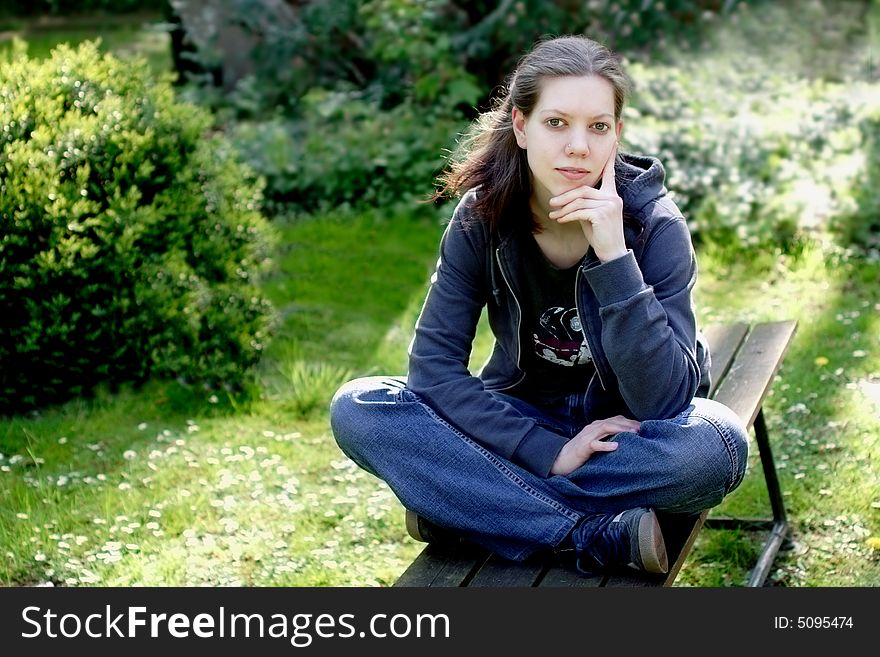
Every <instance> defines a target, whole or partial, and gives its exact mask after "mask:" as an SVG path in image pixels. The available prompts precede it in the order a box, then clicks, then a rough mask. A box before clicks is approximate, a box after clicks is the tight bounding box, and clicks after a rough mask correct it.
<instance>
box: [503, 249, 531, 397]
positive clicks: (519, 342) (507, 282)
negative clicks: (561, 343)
mask: <svg viewBox="0 0 880 657" xmlns="http://www.w3.org/2000/svg"><path fill="white" fill-rule="evenodd" d="M495 258H496V259H497V260H498V269H500V270H501V278H503V279H504V283H505V285H507V289H508V290H510V296H512V297H513V300H514V301H515V302H516V312H517V315H516V336H515V339H516V369H518V370H519V371H520V372H522V376H521V377H520V378H519V380H518V381H516V382H514V383H512V384H510V385H509V386H507V387H506V388H499V389H498V390H499V391H501V390H509V389H510V388H513V387H514V386H516V385H519V384H520V383H521V382H522V380H523V379H524V378H526V373H525V372H523V369H522V367H520V357H521V355H522V340H521V339H520V328H521V326H522V307H520V305H519V299H517V298H516V293H515V292H514V291H513V286H512V285H511V284H510V280H509V279H508V278H507V273H506V272H505V271H504V263H503V262H502V261H501V247H500V246H499V247H498V248H497V249H495Z"/></svg>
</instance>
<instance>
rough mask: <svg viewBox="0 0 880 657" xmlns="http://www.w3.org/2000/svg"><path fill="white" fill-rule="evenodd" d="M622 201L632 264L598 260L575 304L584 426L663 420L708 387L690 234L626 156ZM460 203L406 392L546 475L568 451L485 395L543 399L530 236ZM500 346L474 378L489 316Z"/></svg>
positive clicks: (638, 163) (589, 258)
mask: <svg viewBox="0 0 880 657" xmlns="http://www.w3.org/2000/svg"><path fill="white" fill-rule="evenodd" d="M615 177H616V182H617V192H618V194H619V195H620V197H621V198H622V199H623V208H624V210H623V211H624V215H625V216H626V217H627V218H628V221H627V222H626V223H625V226H624V234H625V239H626V245H627V247H628V249H629V251H628V252H627V254H626V255H625V256H623V257H621V258H618V259H616V260H612V261H609V262H606V263H601V262H600V261H599V260H598V258H597V257H596V255H595V253H594V252H593V250H592V249H590V250H589V251H588V252H587V254H586V256H584V259H583V261H582V262H581V265H580V268H579V270H578V273H577V284H576V290H577V292H576V294H577V296H576V299H577V309H578V314H579V316H580V321H581V326H582V327H583V330H584V336H585V338H586V339H587V340H588V342H589V346H590V353H591V354H592V356H593V361H594V363H595V365H596V374H595V376H593V377H591V378H590V380H588V381H587V380H585V381H584V385H583V389H584V390H587V391H588V407H589V410H590V417H589V418H588V421H590V422H592V421H593V420H598V419H603V418H607V417H611V416H613V415H618V414H620V415H624V416H626V417H629V418H633V419H636V420H649V419H663V418H669V417H673V416H674V415H676V414H678V413H679V412H680V411H682V410H683V409H684V408H685V407H686V406H687V405H688V404H689V403H690V401H691V399H692V398H693V397H694V396H695V395H696V394H698V390H699V393H700V394H702V393H703V392H705V390H706V389H707V388H708V384H709V382H708V367H709V358H708V352H707V351H706V350H705V349H704V347H703V345H702V344H699V345H698V343H697V331H696V322H695V318H694V312H693V306H692V300H691V290H692V289H693V286H694V282H695V280H696V272H697V268H696V258H695V256H694V251H693V246H692V244H691V239H690V233H689V232H688V228H687V224H686V223H685V220H684V219H683V218H682V216H681V212H680V211H679V209H678V208H677V207H676V205H675V203H673V202H672V200H671V199H670V198H669V197H668V196H667V194H666V188H665V187H664V184H663V183H664V177H665V173H664V171H663V167H662V165H661V164H660V162H659V161H657V160H656V159H654V158H649V157H642V156H635V155H626V154H621V157H620V158H618V161H617V163H616V166H615ZM478 193H479V191H478V190H477V191H474V190H471V191H470V192H468V193H467V194H466V195H465V196H464V197H463V198H462V199H461V201H460V202H459V204H458V206H457V207H456V209H455V212H454V214H453V217H452V221H451V222H450V223H449V225H448V226H447V228H446V231H445V233H444V234H443V238H442V240H441V243H440V258H439V260H438V261H437V268H436V270H435V272H434V275H433V276H432V277H431V286H430V288H429V290H428V294H427V297H426V299H425V304H424V307H423V308H422V312H421V314H420V315H419V319H418V321H417V323H416V330H415V335H414V337H413V341H412V344H411V345H410V353H409V374H408V378H407V386H408V387H409V389H410V390H412V391H413V392H415V393H416V394H418V395H419V396H420V397H421V398H422V399H423V400H424V401H425V402H426V403H427V404H428V405H430V406H431V407H432V408H433V409H434V411H435V412H436V413H437V414H439V415H440V416H441V417H442V418H444V419H445V420H446V421H447V422H449V423H450V424H451V425H452V426H453V427H455V428H456V429H458V430H459V431H461V432H462V433H464V434H465V435H467V436H469V437H471V438H473V439H474V440H476V441H477V442H479V443H480V444H482V445H484V446H485V447H486V448H487V449H490V450H491V451H493V452H494V453H496V454H498V455H500V456H502V457H504V458H507V459H509V460H512V461H513V462H515V463H518V464H519V465H522V466H523V467H525V468H527V469H529V470H531V471H532V472H535V473H536V474H539V475H541V476H547V475H548V474H549V472H550V468H551V466H552V465H553V462H554V461H555V459H556V456H557V455H558V453H559V450H561V449H562V446H563V445H564V444H565V442H566V441H567V438H566V437H564V436H562V435H559V434H556V433H554V432H552V431H550V430H548V429H546V428H544V427H542V426H538V425H537V424H536V423H535V422H534V420H532V419H530V418H528V417H524V416H523V415H521V414H520V413H518V412H517V411H516V410H514V409H513V408H512V407H511V406H510V405H509V404H505V403H503V402H501V401H499V400H497V399H496V398H494V397H493V396H492V395H490V394H489V393H488V392H487V391H489V390H495V391H504V392H506V393H507V394H511V395H517V389H518V388H520V387H523V388H524V387H528V388H529V389H540V381H535V380H533V378H530V373H529V372H527V371H523V369H522V366H523V364H524V363H523V359H522V358H521V348H522V344H523V336H522V335H521V305H520V301H519V299H518V297H519V296H521V294H520V292H519V290H521V289H522V285H521V281H519V280H518V274H517V272H518V271H519V268H518V267H517V266H516V264H515V263H517V262H518V260H519V257H520V255H519V254H520V251H521V249H522V246H523V243H522V240H523V239H532V238H531V236H530V235H529V232H528V229H529V228H530V226H526V227H525V230H523V229H522V227H520V229H519V230H517V229H515V228H512V229H510V230H508V231H507V232H504V233H500V234H491V233H490V231H489V228H488V224H487V223H486V222H484V221H482V220H481V219H480V218H479V217H475V216H474V213H473V211H472V209H471V205H472V200H473V196H474V194H478ZM487 305H488V318H489V324H490V326H491V328H492V332H493V334H494V336H495V346H494V349H493V351H492V355H491V357H490V358H489V360H488V361H487V362H486V364H485V365H484V366H483V368H482V369H481V371H480V372H479V374H478V375H477V376H473V375H471V373H470V372H469V370H468V362H469V359H470V355H471V346H472V343H473V340H474V336H475V333H476V328H477V323H478V321H479V318H480V314H481V312H482V309H483V307H485V306H487Z"/></svg>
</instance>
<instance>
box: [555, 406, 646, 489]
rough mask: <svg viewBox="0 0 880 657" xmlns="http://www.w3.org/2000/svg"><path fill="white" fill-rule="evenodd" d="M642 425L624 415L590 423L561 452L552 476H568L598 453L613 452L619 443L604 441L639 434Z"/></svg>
mask: <svg viewBox="0 0 880 657" xmlns="http://www.w3.org/2000/svg"><path fill="white" fill-rule="evenodd" d="M640 426H641V424H640V423H639V422H637V421H636V420H630V419H628V418H625V417H623V416H622V415H615V416H614V417H609V418H607V419H605V420H596V421H595V422H590V424H588V425H587V426H585V427H584V428H583V429H581V430H580V431H579V432H578V433H577V435H576V436H575V437H574V438H572V439H571V440H569V441H568V442H567V443H566V444H565V446H564V447H563V448H562V449H561V450H560V452H559V455H558V456H557V457H556V460H555V461H554V462H553V467H551V468H550V474H551V475H567V474H570V473H572V472H574V471H575V470H577V469H578V468H579V467H581V466H582V465H583V464H584V463H586V462H587V461H588V460H589V458H590V457H591V456H592V455H593V454H595V453H596V452H613V451H614V450H615V449H617V443H615V442H607V441H605V440H603V439H604V438H608V437H609V436H614V435H617V434H618V433H620V432H621V431H629V432H632V433H638V430H639V427H640Z"/></svg>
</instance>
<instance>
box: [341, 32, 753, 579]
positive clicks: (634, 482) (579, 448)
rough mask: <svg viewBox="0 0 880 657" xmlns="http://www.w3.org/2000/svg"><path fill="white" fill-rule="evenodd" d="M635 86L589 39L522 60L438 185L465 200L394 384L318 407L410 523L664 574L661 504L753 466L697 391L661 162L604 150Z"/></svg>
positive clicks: (682, 229)
mask: <svg viewBox="0 0 880 657" xmlns="http://www.w3.org/2000/svg"><path fill="white" fill-rule="evenodd" d="M629 87H630V83H629V79H628V77H627V75H626V74H625V72H624V71H623V70H622V68H621V66H620V64H619V62H618V61H616V60H615V58H614V57H613V56H612V54H611V53H610V52H609V51H608V50H607V49H605V48H604V47H603V46H601V45H599V44H597V43H596V42H594V41H591V40H589V39H587V38H584V37H562V38H557V39H552V40H549V41H545V42H543V43H540V44H539V45H537V47H535V48H534V50H532V52H531V53H529V54H528V55H526V56H525V57H524V58H523V59H522V61H521V62H520V64H519V66H518V67H517V70H516V71H515V72H514V74H513V75H512V77H511V79H510V83H509V85H508V92H507V94H506V95H505V96H504V97H503V98H502V99H500V101H499V102H498V103H497V104H496V106H495V108H494V109H493V110H492V111H490V112H488V113H486V114H484V115H483V116H481V117H480V119H479V120H478V121H477V122H476V123H475V124H474V126H473V127H472V129H471V132H470V133H469V135H468V136H467V138H466V139H465V140H464V142H463V147H462V149H461V152H460V154H459V156H458V158H457V159H456V160H455V161H454V162H453V163H452V164H451V166H450V168H449V170H448V171H447V173H446V175H445V177H444V179H443V182H444V188H443V190H442V192H444V193H449V194H458V193H463V195H462V197H461V200H460V201H459V203H458V205H457V207H456V209H455V212H454V214H453V217H452V221H451V222H450V223H449V225H448V226H447V228H446V231H445V233H444V235H443V238H442V241H441V244H440V258H439V260H438V263H437V268H436V271H435V273H434V275H433V277H432V279H431V286H430V289H429V291H428V294H427V298H426V299H425V304H424V307H423V308H422V312H421V314H420V316H419V319H418V322H417V324H416V330H415V336H414V338H413V341H412V344H411V346H410V354H409V355H410V359H409V374H408V376H407V378H406V379H403V378H387V377H371V378H365V379H358V380H355V381H352V382H349V383H347V384H345V385H344V386H343V387H342V388H341V389H340V390H339V391H338V392H337V393H336V395H335V397H334V399H333V402H332V405H331V424H332V428H333V432H334V435H335V437H336V440H337V442H338V443H339V445H340V447H341V448H342V450H343V451H344V452H345V453H346V454H347V455H348V456H349V457H351V458H352V459H353V460H354V461H355V462H357V463H358V464H359V465H360V466H361V467H363V468H365V469H366V470H368V471H370V472H372V473H373V474H375V475H377V476H378V477H381V478H382V479H384V480H385V481H386V482H387V483H388V485H389V486H390V487H391V489H392V490H393V491H394V492H395V494H396V495H397V496H398V497H399V498H400V500H401V502H402V503H403V505H404V506H405V507H406V508H407V509H409V510H411V511H413V512H415V513H416V514H418V516H419V517H420V518H423V519H424V520H425V521H427V522H428V523H430V524H433V525H436V526H440V527H443V528H448V529H450V530H453V531H454V532H455V533H456V534H459V535H464V536H465V537H467V538H468V539H469V540H472V541H473V542H476V543H479V544H482V545H484V546H485V547H487V548H489V549H490V550H492V551H494V552H495V553H497V554H499V555H501V556H503V557H506V558H509V559H514V560H520V559H525V558H526V557H528V556H530V555H531V554H533V553H535V552H536V551H540V550H548V551H549V550H556V551H561V550H573V551H574V554H575V556H576V564H577V567H578V569H579V570H580V571H581V572H584V573H595V572H599V571H604V570H607V569H611V568H614V567H617V566H622V565H626V566H630V567H634V568H638V569H641V570H645V571H648V572H654V573H663V572H666V571H667V569H668V563H667V555H666V548H665V545H664V541H663V536H662V532H661V530H660V525H659V524H658V521H657V515H656V513H655V510H662V511H665V512H672V513H693V512H698V511H701V510H703V509H706V508H709V507H711V506H714V505H716V504H718V503H719V502H720V501H721V500H722V498H723V497H724V496H725V495H726V494H728V493H730V492H731V491H732V490H733V489H734V488H736V487H737V486H738V485H739V483H740V482H741V480H742V477H743V474H744V472H745V467H746V461H747V456H748V440H747V436H746V433H745V430H744V428H743V426H742V424H741V423H740V421H739V420H738V419H737V417H736V416H735V415H734V414H733V413H732V412H731V411H730V410H729V409H727V408H725V407H724V406H722V405H720V404H718V403H716V402H713V401H709V400H706V399H704V398H702V397H701V395H703V394H704V393H705V391H706V390H707V389H708V354H707V353H706V351H705V350H704V348H703V347H702V345H700V344H698V341H697V331H696V322H695V318H694V313H693V308H692V302H691V290H692V288H693V286H694V282H695V278H696V261H695V257H694V252H693V247H692V244H691V241H690V235H689V233H688V229H687V225H686V223H685V221H684V219H683V218H682V216H681V213H680V211H679V210H678V208H677V207H676V206H675V204H674V203H673V202H672V201H671V200H670V199H669V197H668V196H667V195H666V189H665V187H664V186H663V181H664V171H663V168H662V166H661V164H660V163H659V162H658V161H657V160H656V159H653V158H650V157H644V156H636V155H628V154H619V153H618V143H619V139H620V135H621V131H622V129H623V122H622V120H621V115H622V112H623V107H624V102H625V100H626V96H627V93H628V90H629ZM486 306H488V317H489V323H490V326H491V328H492V331H493V333H494V336H495V346H494V350H493V353H492V355H491V357H490V358H489V360H488V361H487V362H486V364H485V365H484V366H483V368H482V369H481V371H480V372H479V374H478V375H476V376H474V375H471V373H470V372H469V371H468V361H469V357H470V353H471V345H472V341H473V339H474V335H475V332H476V327H477V322H478V320H479V317H480V314H481V311H482V309H483V308H484V307H486ZM430 524H428V526H430Z"/></svg>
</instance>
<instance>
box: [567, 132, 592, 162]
mask: <svg viewBox="0 0 880 657" xmlns="http://www.w3.org/2000/svg"><path fill="white" fill-rule="evenodd" d="M565 154H566V155H569V156H572V157H587V156H588V155H589V154H590V141H589V140H588V139H587V137H586V136H585V135H572V136H571V140H570V141H569V142H568V144H566V146H565Z"/></svg>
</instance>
